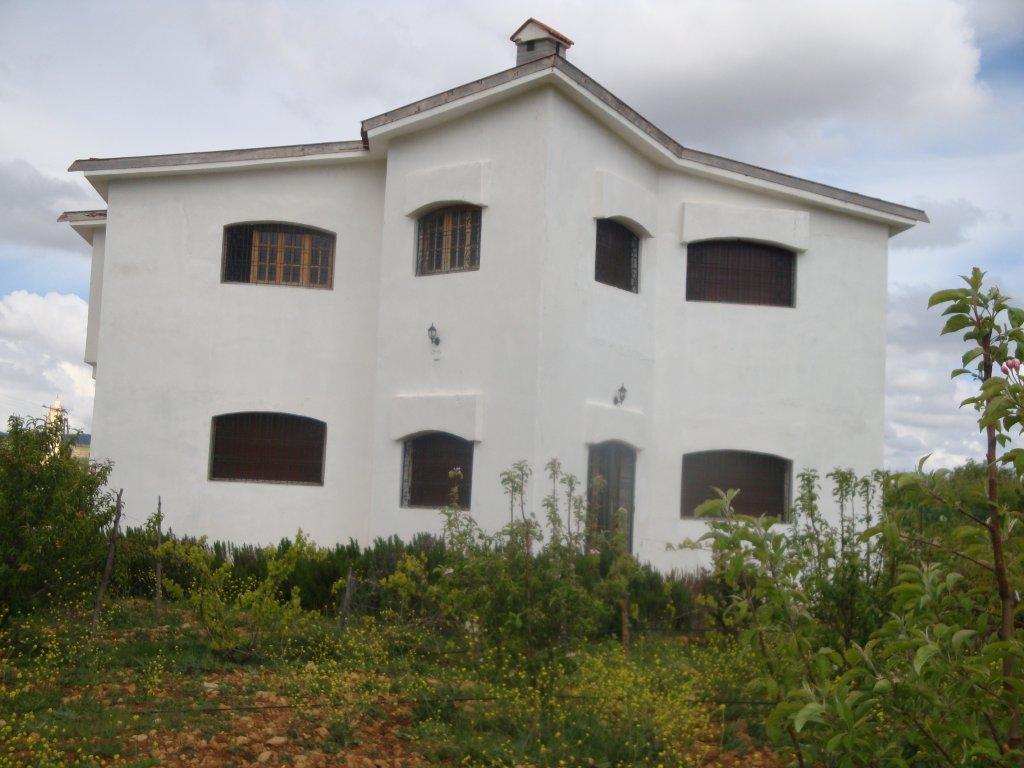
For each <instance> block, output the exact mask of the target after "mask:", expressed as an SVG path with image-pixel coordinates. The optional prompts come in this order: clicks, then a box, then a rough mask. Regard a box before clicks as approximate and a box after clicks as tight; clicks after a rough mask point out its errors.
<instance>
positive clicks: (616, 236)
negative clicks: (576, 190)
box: [594, 219, 640, 293]
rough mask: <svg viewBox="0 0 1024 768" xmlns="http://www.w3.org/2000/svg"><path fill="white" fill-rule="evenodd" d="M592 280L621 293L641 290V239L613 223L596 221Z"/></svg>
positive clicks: (625, 228) (604, 220) (610, 220)
mask: <svg viewBox="0 0 1024 768" xmlns="http://www.w3.org/2000/svg"><path fill="white" fill-rule="evenodd" d="M594 279H595V280H597V282H599V283H604V284H605V285H612V286H615V287H616V288H622V289H623V290H624V291H632V292H633V293H637V292H638V291H639V290H640V238H639V237H637V236H636V235H634V234H633V232H632V231H630V230H629V229H628V228H627V227H624V226H623V225H622V224H619V222H617V221H613V220H612V219H598V220H597V248H596V251H595V256H594Z"/></svg>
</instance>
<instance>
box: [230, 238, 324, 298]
mask: <svg viewBox="0 0 1024 768" xmlns="http://www.w3.org/2000/svg"><path fill="white" fill-rule="evenodd" d="M334 241H335V237H334V235H333V234H331V233H330V232H324V231H323V230H319V229H313V228H312V227H301V226H298V225H295V224H277V223H272V222H266V223H256V224H232V225H231V226H228V227H225V228H224V260H223V267H222V273H221V278H222V280H223V281H224V282H225V283H260V284H262V285H297V286H301V287H304V288H331V287H332V286H333V285H334Z"/></svg>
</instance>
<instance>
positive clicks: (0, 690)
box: [0, 601, 779, 768]
mask: <svg viewBox="0 0 1024 768" xmlns="http://www.w3.org/2000/svg"><path fill="white" fill-rule="evenodd" d="M86 623H87V618H86V617H85V616H84V615H83V614H82V613H79V612H74V611H64V612H63V613H54V614H50V615H47V616H34V617H29V618H28V619H25V620H17V621H12V622H11V625H10V627H9V628H8V630H7V633H6V637H0V766H2V768H7V767H8V766H10V767H11V768H13V767H14V766H19V767H20V766H40V767H42V766H64V765H67V766H82V767H84V766H107V765H111V766H113V765H116V766H134V767H136V768H142V767H143V766H151V765H161V766H200V765H214V766H220V765H224V766H246V765H256V766H259V765H291V766H296V767H300V766H306V767H307V768H314V767H318V766H324V767H326V766H371V765H388V766H428V765H438V766H441V765H476V766H492V765H495V766H496V765H509V766H514V765H518V766H538V767H539V766H571V765H592V766H608V767H609V768H610V767H611V766H627V765H628V766H632V765H648V766H652V768H653V766H659V765H660V766H665V767H666V768H668V766H738V765H753V766H756V765H762V766H774V765H778V764H779V763H778V761H777V758H776V757H775V756H774V754H773V753H772V752H771V751H770V750H768V749H766V748H764V747H763V746H761V745H760V744H759V741H758V739H757V738H756V733H755V731H756V729H754V728H752V727H751V726H749V724H748V721H747V720H745V719H740V718H738V717H731V718H730V719H727V720H726V721H725V722H724V724H723V717H722V715H723V713H722V710H721V708H719V707H715V706H714V705H712V704H709V703H707V702H706V699H707V698H708V697H709V696H711V695H715V692H719V693H722V692H724V693H729V692H730V691H732V690H734V689H735V688H736V685H737V682H736V675H737V670H740V669H742V660H739V659H737V658H736V653H737V651H736V649H735V648H734V647H731V646H724V645H723V646H722V647H715V644H689V643H685V642H682V641H681V640H680V639H679V638H672V637H660V636H659V637H652V638H640V639H639V640H638V642H637V643H636V645H635V648H634V650H633V653H632V655H631V656H630V657H629V658H627V657H625V656H624V655H623V654H622V652H621V650H620V649H619V648H618V646H617V645H616V644H615V643H614V642H610V641H609V642H605V643H596V644H594V645H593V646H591V647H588V648H584V649H581V650H580V652H579V654H578V655H575V656H574V657H573V658H572V659H571V663H563V664H558V665H547V666H543V667H541V668H539V669H538V670H537V671H536V672H535V673H533V674H526V673H525V672H524V671H523V670H522V668H520V667H518V666H517V665H516V664H514V663H509V662H508V660H507V659H502V658H499V656H498V655H496V654H494V653H493V651H488V650H484V649H481V648H477V647H473V646H471V645H466V644H465V643H464V642H461V641H459V640H458V639H453V638H450V637H443V636H440V635H438V634H437V633H435V632H432V631H430V630H429V629H424V628H422V627H418V626H416V625H415V622H410V621H402V620H395V621H375V620H366V621H365V622H361V623H356V624H355V625H353V626H352V627H350V628H348V629H346V630H338V629H337V628H336V627H335V626H334V625H333V624H332V623H330V622H327V621H326V620H319V623H318V625H317V628H318V631H317V633H315V635H313V636H310V637H308V638H306V640H305V641H304V642H303V643H302V644H298V645H297V644H295V643H291V642H286V643H285V644H284V646H283V647H282V648H281V649H279V650H277V651H274V652H269V653H266V654H265V655H264V656H262V657H259V658H255V659H252V660H249V661H247V662H246V663H244V664H243V663H237V662H233V661H231V660H229V659H226V658H224V657H222V656H221V655H218V654H217V653H215V652H214V651H212V650H211V648H210V644H209V642H208V640H207V637H206V635H205V633H204V631H203V629H202V628H201V627H200V625H199V623H198V622H197V621H196V620H195V618H194V617H193V616H192V615H191V614H190V613H189V612H188V611H187V610H186V609H184V608H182V607H180V606H176V605H165V606H164V607H163V609H162V610H160V611H157V609H156V607H155V606H154V605H153V604H152V603H148V602H145V601H121V602H115V603H113V604H112V605H111V606H110V607H109V608H108V610H107V611H106V612H105V615H104V621H103V625H102V627H101V629H100V630H98V632H97V633H96V634H95V636H93V637H89V634H88V632H87V629H86ZM723 725H724V728H723Z"/></svg>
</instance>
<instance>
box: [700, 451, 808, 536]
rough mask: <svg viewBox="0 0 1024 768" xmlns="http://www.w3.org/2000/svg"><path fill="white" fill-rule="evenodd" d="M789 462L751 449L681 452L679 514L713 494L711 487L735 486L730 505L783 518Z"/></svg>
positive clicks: (786, 507) (741, 510) (743, 511)
mask: <svg viewBox="0 0 1024 768" xmlns="http://www.w3.org/2000/svg"><path fill="white" fill-rule="evenodd" d="M791 468H792V463H791V462H790V461H789V460H788V459H784V458H782V457H781V456H773V455H771V454H768V453H753V452H751V451H730V450H724V451H698V452H695V453H687V454H686V455H685V456H683V492H682V505H681V510H680V512H681V515H682V517H693V516H694V514H693V511H694V509H695V508H696V507H698V506H699V505H700V504H702V503H704V502H705V501H707V500H708V499H711V498H714V497H715V492H714V491H713V490H712V488H721V489H722V490H723V491H727V490H729V489H730V488H738V489H739V491H740V493H739V495H737V496H736V498H735V499H734V500H733V508H734V509H735V510H736V511H737V512H738V513H740V514H742V515H750V516H754V517H761V516H770V517H777V518H779V519H784V518H785V517H786V516H787V513H788V511H789V485H790V475H791V473H792V469H791Z"/></svg>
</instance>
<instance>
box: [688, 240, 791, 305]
mask: <svg viewBox="0 0 1024 768" xmlns="http://www.w3.org/2000/svg"><path fill="white" fill-rule="evenodd" d="M796 271H797V255H796V252H795V251H793V250H791V249H789V248H783V247H781V246H777V245H770V244H767V243H759V242H756V241H753V240H740V239H717V240H699V241H696V242H693V243H689V244H688V245H687V248H686V300H687V301H695V302H713V303H721V304H747V305H753V306H759V307H784V308H793V307H795V306H796V277H797V276H796Z"/></svg>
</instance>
